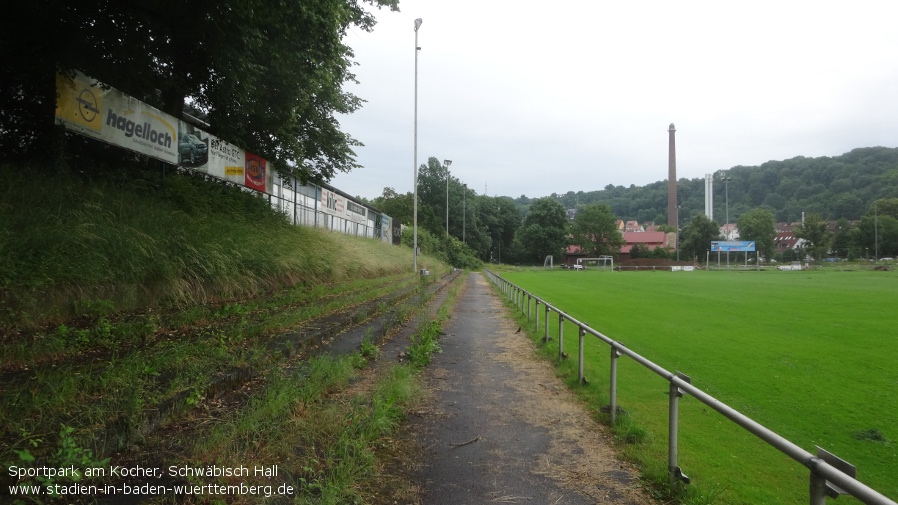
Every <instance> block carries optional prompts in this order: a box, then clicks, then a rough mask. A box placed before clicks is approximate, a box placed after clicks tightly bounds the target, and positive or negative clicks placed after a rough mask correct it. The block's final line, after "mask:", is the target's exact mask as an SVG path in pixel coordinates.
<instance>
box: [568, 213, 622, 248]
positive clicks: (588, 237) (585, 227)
mask: <svg viewBox="0 0 898 505" xmlns="http://www.w3.org/2000/svg"><path fill="white" fill-rule="evenodd" d="M572 231H573V241H574V243H575V244H577V245H579V246H580V247H582V248H583V250H584V251H586V252H587V253H588V254H590V255H591V256H604V255H617V254H618V253H620V248H621V246H623V245H624V237H623V235H621V233H620V231H618V229H617V217H616V216H615V215H614V214H613V213H612V212H611V207H609V206H607V205H605V204H601V203H594V204H591V205H587V206H586V207H585V208H584V209H583V210H581V211H580V212H578V213H577V217H575V218H574V224H573V227H572Z"/></svg>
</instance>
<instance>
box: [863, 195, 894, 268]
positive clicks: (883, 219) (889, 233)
mask: <svg viewBox="0 0 898 505" xmlns="http://www.w3.org/2000/svg"><path fill="white" fill-rule="evenodd" d="M854 236H855V238H856V244H857V246H858V248H859V249H861V248H862V249H864V252H865V253H868V254H869V256H870V257H874V258H881V257H883V256H893V257H894V256H895V255H896V254H898V198H880V199H879V200H876V201H875V202H874V203H873V205H871V206H870V209H869V210H868V211H867V213H866V214H864V216H863V217H862V218H861V220H860V222H859V223H858V226H857V230H856V234H855V235H854Z"/></svg>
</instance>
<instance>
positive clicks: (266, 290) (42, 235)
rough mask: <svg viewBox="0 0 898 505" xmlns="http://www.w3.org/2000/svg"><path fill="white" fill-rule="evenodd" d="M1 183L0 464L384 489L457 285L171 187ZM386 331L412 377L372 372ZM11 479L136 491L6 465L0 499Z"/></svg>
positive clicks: (351, 492) (7, 173)
mask: <svg viewBox="0 0 898 505" xmlns="http://www.w3.org/2000/svg"><path fill="white" fill-rule="evenodd" d="M157 175H158V174H157ZM0 177H2V180H3V182H4V184H3V185H2V188H4V189H3V192H2V193H0V209H2V211H3V212H2V215H3V216H4V218H3V220H2V221H0V289H2V291H0V309H2V316H0V317H2V325H0V328H2V330H0V344H2V345H0V379H2V380H0V466H2V467H3V468H4V470H5V469H6V468H8V467H12V466H16V467H18V468H20V469H23V468H24V469H27V468H37V467H40V466H50V467H58V468H62V467H67V466H69V465H71V466H73V467H77V468H81V469H85V468H87V467H94V466H96V467H106V468H112V467H114V466H128V465H131V466H143V467H152V468H158V469H168V468H170V467H171V466H172V465H174V466H177V467H179V468H180V467H186V466H189V467H191V468H192V467H205V466H208V465H213V466H215V465H217V466H218V467H221V468H231V469H235V468H241V467H247V468H252V467H254V466H255V465H259V466H267V467H269V468H270V467H271V465H274V464H278V465H280V466H279V468H280V474H279V475H278V476H277V479H275V480H277V482H278V484H283V485H285V486H290V487H292V489H293V492H292V493H290V494H289V496H287V495H285V496H283V498H284V499H289V501H293V500H294V499H295V500H296V501H299V502H303V501H313V502H316V503H319V502H320V503H342V502H346V501H347V500H349V501H354V502H366V501H370V500H369V499H368V498H365V496H369V497H370V496H374V495H379V494H382V492H383V491H382V490H381V489H379V486H378V485H377V479H378V476H377V471H376V462H375V457H374V453H375V452H376V451H377V448H378V447H380V446H381V442H380V439H381V438H383V437H387V436H389V433H390V432H391V430H393V429H395V427H396V426H397V423H398V422H400V421H401V419H402V417H403V415H404V414H403V413H404V409H405V408H406V407H407V405H408V404H409V402H412V401H414V397H415V392H414V391H415V389H416V385H415V381H416V379H415V377H416V374H415V373H414V369H415V368H416V367H420V366H423V365H424V364H426V361H427V360H428V358H427V356H428V355H429V353H431V352H434V351H435V350H437V349H438V345H437V344H436V342H435V340H436V336H437V335H438V333H439V321H440V320H441V318H442V317H445V310H446V308H445V307H448V305H446V306H445V307H444V309H443V312H442V315H438V312H437V310H438V309H437V307H439V306H440V305H442V304H443V303H444V301H445V299H446V297H447V295H448V296H449V299H450V300H451V293H452V286H453V285H456V284H457V283H455V279H456V278H455V277H454V276H452V275H448V274H445V273H446V272H448V270H449V269H448V268H447V267H446V266H445V265H443V264H442V263H440V262H438V261H435V260H433V259H430V258H426V257H422V258H419V264H421V266H422V267H424V268H428V269H430V270H431V271H432V273H433V274H432V275H431V276H430V277H426V278H425V277H420V276H418V275H416V274H415V273H414V272H411V263H412V261H411V260H412V258H411V251H410V250H408V249H407V248H405V247H396V246H391V245H388V244H385V243H383V242H379V241H375V240H371V239H361V238H352V237H346V236H343V235H340V234H336V233H331V232H328V231H323V230H316V229H309V228H303V227H294V226H291V225H290V224H289V223H287V222H286V221H285V220H284V219H283V217H282V216H280V215H278V214H277V213H276V212H274V211H272V210H271V208H270V207H269V206H268V202H267V201H266V200H264V199H262V198H259V197H258V196H253V195H251V194H248V193H245V192H243V191H240V190H234V189H230V188H227V187H224V186H222V185H221V183H210V182H209V181H206V180H204V179H202V178H200V177H196V176H190V175H187V174H175V175H171V174H169V176H168V177H166V178H165V180H164V182H163V181H162V180H161V178H160V179H153V177H154V172H152V171H143V170H139V169H129V170H127V171H122V172H120V173H118V174H117V175H115V176H113V177H110V176H108V174H107V175H104V176H102V177H101V176H95V177H85V176H83V175H74V174H62V175H56V176H53V177H49V176H45V175H41V174H39V173H38V174H29V175H28V177H25V176H22V175H19V174H18V173H16V172H13V171H11V170H10V169H8V168H3V169H0ZM425 309H427V310H425ZM419 325H420V328H419ZM434 328H435V329H434ZM434 331H436V334H435V333H434ZM399 334H402V335H403V336H402V338H403V339H405V341H407V347H405V349H406V352H404V353H403V357H404V358H408V359H409V360H411V361H412V363H410V365H412V368H411V369H404V368H403V367H405V366H406V365H405V364H404V363H396V362H395V361H392V362H391V361H390V360H386V359H383V360H379V361H378V358H384V357H382V356H380V352H379V350H378V349H379V345H380V344H382V343H383V342H385V341H386V340H389V339H391V338H397V335H399ZM389 358H395V357H393V356H390V357H389ZM372 361H378V362H380V363H381V364H384V365H386V366H378V367H370V366H369V363H371V362H372ZM373 368H376V369H373ZM366 369H371V371H370V372H365V370H366ZM361 383H365V384H367V387H366V388H365V393H364V394H362V396H361V397H358V396H357V395H356V394H354V393H353V392H352V391H353V390H356V389H358V388H359V386H360V384H361ZM350 386H351V387H350ZM166 471H167V470H166ZM251 481H252V482H251ZM16 482H18V483H24V484H29V485H46V486H49V485H57V484H59V485H63V486H66V485H76V484H77V483H78V482H80V483H82V484H90V485H98V486H107V485H113V486H116V485H122V484H124V483H129V484H134V485H138V484H143V483H145V479H144V480H141V479H130V480H127V482H126V480H125V479H121V478H118V476H109V475H106V476H105V477H102V476H101V477H99V478H94V479H88V476H86V475H81V476H80V477H79V478H78V479H72V478H61V479H60V478H48V477H46V476H33V475H32V476H29V475H25V476H24V477H23V479H18V480H17V479H15V478H13V479H10V478H9V475H8V473H7V472H6V471H4V473H3V475H2V478H0V484H2V486H3V489H2V490H0V491H2V492H0V503H2V502H4V500H5V499H6V498H4V497H3V495H5V494H6V491H7V486H8V485H12V484H15V483H16ZM246 482H247V483H249V484H252V483H253V482H255V481H253V479H249V480H247V481H246ZM154 483H157V484H158V483H161V484H165V485H181V484H196V485H219V484H220V485H231V484H235V483H236V481H235V480H234V479H233V478H230V477H229V476H217V477H215V478H214V479H208V478H197V477H196V476H181V475H178V476H174V477H169V478H166V479H163V480H160V481H159V482H154ZM275 487H277V486H275ZM101 498H102V496H101V494H97V493H92V494H91V493H88V494H83V495H81V496H80V497H79V498H77V499H75V500H72V499H71V497H68V498H65V500H66V501H70V502H71V501H74V502H78V503H81V502H85V503H90V502H93V501H95V500H97V499H101ZM259 498H260V495H259V494H258V493H256V494H248V495H244V496H242V497H235V496H229V497H227V498H226V499H225V501H226V502H228V503H240V502H245V503H253V502H256V501H258V499H259ZM220 499H221V497H220V496H219V497H217V496H214V495H211V494H205V495H203V496H194V497H192V498H190V499H189V500H188V502H191V503H211V502H216V500H220ZM26 501H35V502H38V503H43V502H48V501H50V502H53V501H54V499H53V498H52V497H50V496H49V495H47V494H46V493H43V494H42V495H40V496H31V497H30V498H28V499H26ZM101 501H102V500H101ZM113 501H114V500H113Z"/></svg>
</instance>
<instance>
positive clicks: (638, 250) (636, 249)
mask: <svg viewBox="0 0 898 505" xmlns="http://www.w3.org/2000/svg"><path fill="white" fill-rule="evenodd" d="M658 249H660V247H659V248H658ZM651 256H652V251H650V250H649V246H647V245H645V244H639V243H637V244H633V247H631V248H630V258H631V259H634V260H635V259H636V258H649V257H651Z"/></svg>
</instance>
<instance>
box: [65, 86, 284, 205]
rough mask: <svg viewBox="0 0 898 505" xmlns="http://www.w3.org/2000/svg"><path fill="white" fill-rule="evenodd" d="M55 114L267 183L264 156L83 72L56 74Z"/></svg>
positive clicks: (171, 156) (227, 175)
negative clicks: (70, 76) (209, 132)
mask: <svg viewBox="0 0 898 505" xmlns="http://www.w3.org/2000/svg"><path fill="white" fill-rule="evenodd" d="M56 90H57V92H58V95H59V97H58V99H57V101H56V120H57V122H58V123H60V124H62V125H64V126H65V127H66V128H67V129H69V130H71V131H73V132H76V133H80V134H81V135H85V136H88V137H91V138H94V139H97V140H101V141H104V142H108V143H110V144H113V145H116V146H119V147H123V148H125V149H130V150H132V151H137V152H139V153H141V154H145V155H147V156H150V157H152V158H156V159H159V160H162V161H165V162H167V163H171V164H172V165H179V166H182V167H185V168H189V169H191V170H197V171H199V172H204V173H207V174H209V175H213V176H215V177H219V178H222V179H226V180H229V181H231V182H235V183H238V184H243V185H245V186H246V187H248V188H252V189H254V190H256V191H262V192H267V191H269V190H270V188H272V183H271V180H270V179H271V170H269V167H268V162H267V161H265V159H264V158H261V157H259V156H256V155H254V154H250V153H247V152H245V151H244V150H243V149H241V148H239V147H237V146H236V145H234V144H230V143H228V142H226V141H224V140H222V139H219V138H217V137H215V136H214V135H210V134H208V133H207V132H205V131H203V130H200V129H199V128H196V127H195V126H193V125H191V124H188V123H186V122H184V121H181V120H178V119H176V118H174V117H173V116H171V115H169V114H166V113H164V112H162V111H160V110H158V109H156V108H154V107H151V106H149V105H147V104H145V103H143V102H141V101H140V100H137V99H136V98H133V97H131V96H128V95H126V94H124V93H122V92H120V91H118V90H116V89H115V88H111V87H108V86H101V85H100V83H98V82H97V81H96V80H94V79H91V78H89V77H87V76H85V75H84V74H81V73H77V72H76V73H75V77H74V78H73V79H70V78H68V77H67V76H63V75H57V77H56Z"/></svg>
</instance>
